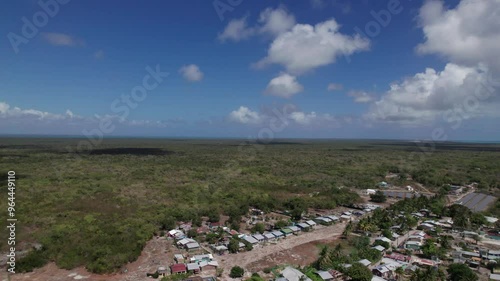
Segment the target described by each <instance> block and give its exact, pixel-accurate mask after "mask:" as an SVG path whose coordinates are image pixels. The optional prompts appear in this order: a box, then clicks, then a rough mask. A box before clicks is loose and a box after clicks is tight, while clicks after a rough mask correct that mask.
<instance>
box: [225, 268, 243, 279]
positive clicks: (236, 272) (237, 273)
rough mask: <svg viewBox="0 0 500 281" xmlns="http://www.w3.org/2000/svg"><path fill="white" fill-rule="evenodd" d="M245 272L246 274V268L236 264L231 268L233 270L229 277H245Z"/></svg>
mask: <svg viewBox="0 0 500 281" xmlns="http://www.w3.org/2000/svg"><path fill="white" fill-rule="evenodd" d="M243 274H245V270H244V269H243V268H241V267H239V266H235V267H233V268H231V272H230V273H229V277H231V278H239V277H243Z"/></svg>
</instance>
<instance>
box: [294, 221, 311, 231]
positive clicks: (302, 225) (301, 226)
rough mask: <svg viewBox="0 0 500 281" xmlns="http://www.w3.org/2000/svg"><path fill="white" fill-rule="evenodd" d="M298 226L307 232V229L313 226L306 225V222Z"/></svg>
mask: <svg viewBox="0 0 500 281" xmlns="http://www.w3.org/2000/svg"><path fill="white" fill-rule="evenodd" d="M297 226H298V227H299V228H300V229H301V230H306V229H309V228H310V227H311V226H310V225H308V224H307V223H304V222H301V223H298V224H297Z"/></svg>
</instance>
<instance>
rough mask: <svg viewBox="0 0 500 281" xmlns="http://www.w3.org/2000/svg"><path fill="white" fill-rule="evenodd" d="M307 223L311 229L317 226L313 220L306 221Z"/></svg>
mask: <svg viewBox="0 0 500 281" xmlns="http://www.w3.org/2000/svg"><path fill="white" fill-rule="evenodd" d="M306 223H307V224H308V225H309V226H310V227H315V226H316V225H317V224H316V223H315V222H314V221H313V220H308V221H306Z"/></svg>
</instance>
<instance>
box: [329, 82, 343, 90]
mask: <svg viewBox="0 0 500 281" xmlns="http://www.w3.org/2000/svg"><path fill="white" fill-rule="evenodd" d="M343 88H344V86H343V85H342V84H338V83H330V84H328V86H327V87H326V89H327V90H328V91H339V90H342V89H343Z"/></svg>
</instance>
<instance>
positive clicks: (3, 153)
mask: <svg viewBox="0 0 500 281" xmlns="http://www.w3.org/2000/svg"><path fill="white" fill-rule="evenodd" d="M80 141H81V140H79V139H71V138H60V139H57V138H1V139H0V159H1V160H0V173H1V175H2V178H1V179H0V185H1V186H4V187H5V186H6V181H7V172H8V171H9V170H14V171H15V172H16V177H17V187H16V207H17V208H16V215H17V218H18V220H19V223H18V234H17V240H18V243H19V242H21V245H20V246H21V247H24V248H30V247H31V246H32V245H36V244H38V243H40V244H41V245H43V249H42V250H40V251H36V252H32V253H33V254H31V255H28V257H27V258H26V259H25V260H24V261H22V262H21V264H20V266H21V268H23V267H25V269H26V270H28V269H30V268H32V267H33V266H39V265H40V264H43V263H45V262H46V261H47V260H54V261H56V263H57V264H58V266H60V267H63V268H73V267H76V266H80V265H86V266H87V268H88V269H89V270H90V271H92V272H97V273H103V272H110V271H114V270H117V269H119V268H120V266H122V265H123V264H124V263H126V262H128V261H131V260H134V259H136V258H137V256H138V255H139V253H140V251H141V249H142V248H143V246H144V244H145V242H146V241H147V240H148V239H149V238H150V237H151V236H152V235H153V233H154V232H158V231H160V230H161V229H167V228H169V227H171V226H172V225H173V223H174V222H175V221H180V220H183V221H196V222H198V221H199V220H200V217H201V216H208V217H216V216H217V215H218V214H226V215H229V216H232V217H236V218H237V217H238V216H241V215H243V213H242V212H245V211H246V210H247V209H248V206H255V207H258V208H261V209H263V210H273V209H288V210H290V209H298V210H302V209H305V208H308V207H315V208H334V207H335V206H336V205H338V204H348V203H352V202H354V201H356V200H358V196H357V195H356V194H355V193H353V192H350V189H351V188H358V189H363V188H373V187H375V185H376V183H377V182H380V181H382V180H386V179H385V175H386V174H387V173H388V172H394V173H400V174H402V175H404V176H402V177H401V178H395V179H391V180H390V181H392V183H394V184H398V185H404V184H407V183H408V181H407V177H408V176H411V177H412V178H413V180H415V181H417V182H420V183H422V184H424V185H425V186H426V187H428V188H430V189H432V190H434V191H440V190H442V188H443V187H442V186H443V185H445V184H450V183H453V184H468V183H471V182H478V183H479V188H480V189H482V190H483V191H485V192H489V193H494V194H497V193H498V190H499V189H498V187H499V182H500V145H496V144H465V143H438V144H433V145H425V146H424V145H423V144H418V143H411V142H403V141H376V140H373V141H370V140H363V141H360V140H317V141H312V140H299V139H288V140H276V141H274V142H271V143H269V144H257V143H244V142H243V141H241V140H201V139H200V140H196V139H190V140H187V139H122V138H114V139H107V140H105V141H104V142H103V143H102V144H100V145H98V146H96V147H93V149H86V150H82V149H78V144H79V142H80ZM339 187H343V188H340V189H339ZM2 190H3V192H2V194H3V198H4V199H3V200H2V201H1V202H0V206H1V208H2V209H3V210H6V208H7V207H6V205H7V191H6V188H2ZM497 210H500V208H495V209H494V210H493V212H494V213H499V212H500V211H497ZM6 216H7V214H6V212H0V219H2V220H3V221H5V220H6ZM7 235H8V233H7V232H1V233H0V239H1V240H2V241H6V239H7ZM6 246H7V245H6V244H5V243H2V250H4V251H5V250H6Z"/></svg>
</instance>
